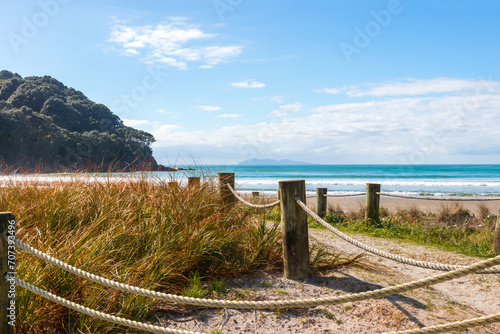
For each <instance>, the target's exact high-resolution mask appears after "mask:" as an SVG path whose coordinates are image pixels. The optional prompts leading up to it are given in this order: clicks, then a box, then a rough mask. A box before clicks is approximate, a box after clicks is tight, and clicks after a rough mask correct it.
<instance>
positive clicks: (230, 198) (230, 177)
mask: <svg viewBox="0 0 500 334" xmlns="http://www.w3.org/2000/svg"><path fill="white" fill-rule="evenodd" d="M227 183H229V185H230V186H231V187H233V189H234V173H219V195H220V197H221V199H222V200H223V201H224V202H225V203H226V204H227V205H229V206H233V205H234V204H235V202H236V197H234V195H233V193H232V192H231V190H230V189H229V188H228V187H227V185H226V184H227Z"/></svg>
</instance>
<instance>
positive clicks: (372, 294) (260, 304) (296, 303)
mask: <svg viewBox="0 0 500 334" xmlns="http://www.w3.org/2000/svg"><path fill="white" fill-rule="evenodd" d="M16 245H17V246H19V247H21V248H22V249H24V250H26V251H27V252H29V253H31V254H33V255H35V256H37V257H39V258H41V259H43V260H45V261H47V262H49V263H51V264H53V265H55V266H57V267H59V268H61V269H64V270H67V271H68V272H70V273H73V274H75V275H77V276H80V277H82V278H85V279H88V280H91V281H93V282H96V283H99V284H102V285H104V286H107V287H110V288H115V289H118V290H121V291H125V292H129V293H133V294H137V295H141V296H146V297H151V298H156V299H160V300H165V301H169V302H174V303H182V304H188V305H197V306H205V307H224V308H244V309H274V308H290V307H314V306H319V305H336V304H342V303H347V302H353V301H360V300H365V299H371V298H379V297H384V296H389V295H393V294H397V293H402V292H406V291H410V290H414V289H418V288H422V287H426V286H430V285H434V284H437V283H441V282H445V281H449V280H452V279H455V278H459V277H463V276H466V275H468V274H471V273H474V272H477V271H479V270H482V269H485V268H490V267H493V266H495V265H498V264H500V255H499V256H497V257H495V258H492V259H488V260H484V261H481V262H478V263H475V264H473V265H470V266H468V267H464V268H460V269H458V270H454V271H450V272H447V273H443V274H439V275H435V276H431V277H428V278H425V279H421V280H418V281H413V282H409V283H405V284H400V285H396V286H391V287H388V288H383V289H378V290H373V291H368V292H361V293H358V294H348V295H343V296H337V297H324V298H312V299H298V300H270V301H233V300H217V299H205V298H192V297H183V296H177V295H172V294H166V293H161V292H155V291H150V290H146V289H142V288H137V287H133V286H130V285H127V284H122V283H118V282H115V281H111V280H108V279H106V278H102V277H99V276H96V275H93V274H90V273H88V272H85V271H83V270H80V269H78V268H75V267H73V266H71V265H69V264H66V263H64V262H61V261H59V260H57V259H55V258H53V257H51V256H50V255H47V254H45V253H42V252H40V251H39V250H37V249H34V248H33V247H31V246H28V245H26V244H25V243H23V242H21V241H19V240H16Z"/></svg>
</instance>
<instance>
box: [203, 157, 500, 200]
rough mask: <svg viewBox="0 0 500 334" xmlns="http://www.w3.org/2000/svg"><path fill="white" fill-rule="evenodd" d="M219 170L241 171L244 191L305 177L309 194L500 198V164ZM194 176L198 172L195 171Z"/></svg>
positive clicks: (272, 188)
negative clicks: (373, 187)
mask: <svg viewBox="0 0 500 334" xmlns="http://www.w3.org/2000/svg"><path fill="white" fill-rule="evenodd" d="M210 169H211V170H213V171H219V172H232V173H235V183H236V184H235V185H236V188H237V189H238V190H239V191H241V192H250V191H260V192H263V193H267V194H276V192H277V191H278V182H279V181H282V180H305V182H306V191H307V194H308V195H313V194H315V191H316V188H327V189H328V194H350V193H357V192H364V191H366V184H367V183H379V184H381V191H383V192H391V193H395V194H403V195H413V196H415V195H416V196H418V195H425V196H436V197H452V196H453V197H457V196H458V197H461V196H464V197H470V196H498V195H499V194H500V165H304V166H210ZM193 175H194V174H193Z"/></svg>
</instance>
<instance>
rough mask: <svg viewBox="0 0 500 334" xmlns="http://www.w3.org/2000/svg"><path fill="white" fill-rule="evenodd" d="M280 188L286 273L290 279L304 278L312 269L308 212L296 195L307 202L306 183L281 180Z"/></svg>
mask: <svg viewBox="0 0 500 334" xmlns="http://www.w3.org/2000/svg"><path fill="white" fill-rule="evenodd" d="M279 188H280V198H281V202H280V208H281V233H282V235H283V264H284V275H285V277H286V278H288V279H292V280H304V279H306V278H307V276H308V275H309V271H310V268H309V237H308V231H307V213H306V212H305V211H304V210H303V209H302V208H301V207H300V206H299V205H298V204H297V202H296V201H295V196H298V197H299V198H300V200H301V201H302V202H304V203H305V201H306V183H305V181H303V180H301V181H280V182H279Z"/></svg>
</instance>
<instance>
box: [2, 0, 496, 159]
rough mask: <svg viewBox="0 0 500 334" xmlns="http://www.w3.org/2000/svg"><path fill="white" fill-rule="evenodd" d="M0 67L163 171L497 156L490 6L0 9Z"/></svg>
mask: <svg viewBox="0 0 500 334" xmlns="http://www.w3.org/2000/svg"><path fill="white" fill-rule="evenodd" d="M1 6H2V11H0V65H1V66H0V70H1V69H5V70H10V71H12V72H16V73H19V74H20V75H21V76H23V77H26V76H33V75H50V76H52V77H54V78H56V79H58V80H59V81H61V82H63V83H64V84H65V85H66V86H68V87H73V88H75V89H77V90H80V91H82V92H83V93H84V94H85V95H86V96H87V97H88V98H89V99H91V100H93V101H94V102H97V103H102V104H104V105H106V106H107V107H109V108H110V109H111V111H112V112H114V113H115V114H117V115H118V116H119V117H120V118H121V119H122V120H123V121H124V123H125V124H126V125H128V126H132V127H135V128H137V129H141V130H145V131H148V132H150V133H151V134H153V135H154V137H155V139H156V142H155V143H154V144H153V154H154V156H155V158H156V159H157V160H158V161H159V162H160V163H163V164H167V165H182V164H192V163H196V164H235V163H238V162H241V161H243V160H246V159H252V158H258V159H292V160H298V161H303V162H309V163H319V164H456V163H464V164H466V163H474V164H480V163H485V164H491V163H500V140H499V134H500V61H498V59H499V58H498V57H499V55H500V20H499V19H498V18H499V17H500V2H499V1H495V0H490V1H488V0H484V1H472V0H471V1H460V0H449V1H447V0H443V1H428V0H419V1H409V0H389V1H387V0H386V1H375V0H374V1H361V0H360V1H339V0H324V1H314V0H312V1H296V0H289V1H282V0H274V1H269V0H267V1H261V0H206V1H205V0H203V1H201V0H184V1H181V0H176V1H173V0H161V1H160V0H154V1H153V0H144V1H131V0H121V1H118V0H80V1H77V0H38V1H36V0H25V1H5V0H2V5H1Z"/></svg>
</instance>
